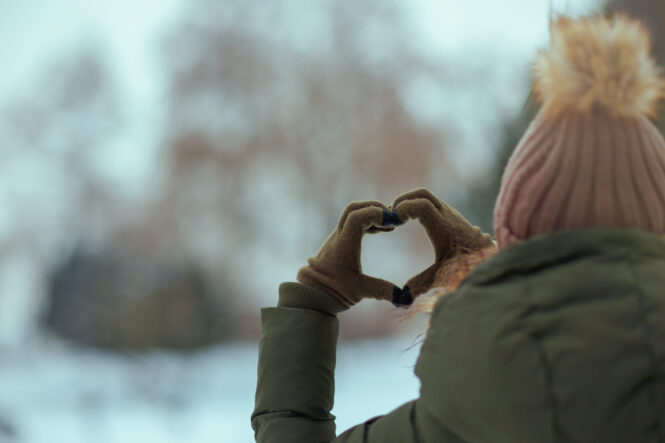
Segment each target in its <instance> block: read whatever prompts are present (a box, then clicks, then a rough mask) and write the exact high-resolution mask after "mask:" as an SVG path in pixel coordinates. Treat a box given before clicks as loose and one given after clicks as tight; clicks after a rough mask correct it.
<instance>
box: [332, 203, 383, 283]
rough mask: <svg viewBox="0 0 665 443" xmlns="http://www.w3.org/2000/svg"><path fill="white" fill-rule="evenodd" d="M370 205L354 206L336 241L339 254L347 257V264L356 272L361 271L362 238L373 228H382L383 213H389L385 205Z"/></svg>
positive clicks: (347, 215)
mask: <svg viewBox="0 0 665 443" xmlns="http://www.w3.org/2000/svg"><path fill="white" fill-rule="evenodd" d="M359 203H368V205H367V206H360V207H358V206H357V205H354V206H353V208H354V209H352V210H351V211H349V213H348V214H346V217H345V220H344V224H343V225H341V227H340V228H339V231H338V236H337V239H336V241H337V242H338V243H337V244H338V246H337V248H338V249H337V252H338V254H339V256H340V257H345V263H346V265H347V266H348V267H349V268H350V269H353V270H355V271H356V272H359V271H360V246H361V242H362V236H363V235H364V234H365V232H367V231H368V230H369V229H370V227H372V226H377V225H378V226H380V225H381V224H382V221H383V213H384V211H387V209H386V207H385V205H384V204H383V203H378V204H374V203H375V202H359Z"/></svg>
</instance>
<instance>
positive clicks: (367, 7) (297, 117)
mask: <svg viewBox="0 0 665 443" xmlns="http://www.w3.org/2000/svg"><path fill="white" fill-rule="evenodd" d="M186 11H187V13H186V16H185V17H186V19H185V21H184V23H183V24H182V25H181V26H179V27H178V28H177V29H176V30H175V32H173V33H172V34H171V35H170V36H169V37H168V38H167V39H166V40H165V43H164V49H165V63H166V65H167V68H168V70H169V71H170V72H171V77H170V80H169V82H170V83H169V94H170V95H169V102H168V108H167V112H168V118H167V127H166V136H165V140H164V146H165V149H166V156H165V159H166V165H167V168H166V171H167V172H166V175H165V177H164V182H163V183H164V185H163V188H162V189H163V194H162V198H161V199H160V201H159V202H158V203H157V204H156V205H155V206H154V207H153V208H151V210H150V211H149V212H148V213H147V214H146V221H145V223H144V224H143V228H140V227H135V228H133V229H130V230H126V231H125V232H123V233H121V235H119V237H118V238H119V241H124V242H126V243H129V244H132V245H134V246H135V247H140V248H142V249H149V250H154V251H156V252H155V254H157V255H169V254H172V253H173V251H178V252H182V253H184V254H186V255H189V256H190V257H194V258H195V259H196V260H198V261H200V262H201V263H205V264H207V266H208V269H209V271H210V272H211V274H212V275H217V272H215V269H216V267H217V266H220V265H226V264H230V265H231V266H233V268H234V269H236V270H237V271H239V272H241V273H242V274H240V275H242V276H241V277H240V276H238V274H237V273H236V276H235V278H242V279H245V280H246V279H247V274H246V273H247V269H255V270H256V272H258V269H257V268H256V267H255V266H270V264H271V263H273V265H277V264H278V263H275V262H279V261H281V260H282V259H283V258H284V257H299V258H300V261H302V260H304V257H306V256H307V254H313V253H314V252H315V251H316V248H317V247H318V246H319V245H320V243H321V242H322V240H323V239H324V238H325V237H324V236H325V235H326V234H327V233H328V232H329V231H330V230H331V229H332V228H333V226H334V224H335V223H336V221H337V218H338V216H339V213H340V212H341V210H342V208H343V207H344V205H345V204H346V203H347V202H348V201H350V200H359V199H365V198H375V199H381V200H384V201H387V202H389V201H391V200H392V198H394V197H395V196H396V195H397V194H399V193H401V192H404V191H405V190H408V189H410V188H414V187H417V186H425V185H427V186H432V172H433V171H434V170H436V172H437V176H438V177H442V176H446V173H445V172H446V166H442V165H446V164H447V163H446V162H445V161H443V159H445V157H446V151H445V142H446V129H445V127H443V126H436V125H432V124H427V123H425V122H424V120H422V119H420V118H419V117H420V116H419V115H417V114H414V113H413V112H411V111H410V110H409V108H408V106H407V103H406V100H405V97H404V92H405V91H404V90H405V89H406V88H405V85H407V84H408V83H409V82H410V81H412V80H413V79H414V78H416V77H428V78H432V79H434V82H435V83H436V82H437V81H438V82H441V83H444V82H445V74H446V73H445V70H444V69H442V67H441V66H440V65H437V64H435V63H432V62H431V61H429V59H428V58H426V57H425V56H423V55H421V54H420V53H419V51H418V48H417V47H415V45H414V44H412V43H411V40H410V38H409V37H410V34H409V28H408V26H407V21H406V20H404V19H403V16H402V14H401V12H402V11H401V9H400V8H399V7H398V4H397V3H395V2H392V1H378V0H361V1H360V2H358V1H355V2H349V1H346V2H339V1H333V0H322V1H318V2H307V1H275V2H269V3H266V2H258V1H246V0H234V1H226V2H223V4H220V3H219V2H214V1H199V2H192V3H188V4H187V9H186ZM360 11H362V13H359V12H360ZM433 165H436V166H433ZM434 187H435V186H434ZM157 221H158V222H157ZM425 246H427V247H429V245H425ZM157 251H159V252H157ZM266 255H268V256H270V257H269V258H266V259H263V258H261V257H265V256H266ZM257 262H258V263H257ZM259 269H260V268H259ZM295 271H296V269H294V270H293V272H294V273H295ZM263 272H266V271H265V270H264V271H262V273H263ZM251 277H252V278H256V277H258V276H251ZM257 301H258V300H252V299H251V298H248V299H247V300H246V302H248V303H250V304H253V303H256V302H257Z"/></svg>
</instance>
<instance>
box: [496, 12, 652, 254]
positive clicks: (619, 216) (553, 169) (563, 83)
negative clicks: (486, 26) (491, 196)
mask: <svg viewBox="0 0 665 443" xmlns="http://www.w3.org/2000/svg"><path fill="white" fill-rule="evenodd" d="M550 35H551V47H550V48H549V49H547V50H544V51H541V52H540V53H539V54H538V57H537V59H536V61H535V63H534V65H533V68H534V69H533V70H534V75H535V86H534V91H535V93H536V96H537V97H538V99H539V101H540V102H541V103H542V107H541V109H540V111H539V113H538V115H537V116H536V117H535V119H534V120H533V121H532V122H531V124H530V126H529V128H528V130H527V132H526V133H525V134H524V136H523V137H522V139H521V140H520V142H519V144H518V145H517V148H516V149H515V151H514V152H513V153H512V155H511V157H510V159H509V160H508V164H507V165H506V168H505V170H504V173H503V176H502V179H501V189H500V191H499V196H498V198H497V201H496V206H495V208H494V229H495V235H496V241H497V243H498V246H499V248H500V249H502V248H504V247H506V246H508V245H510V244H512V243H515V242H517V241H519V240H524V239H526V238H529V237H532V236H535V235H538V234H544V233H548V232H554V231H563V230H570V229H581V228H590V227H601V226H602V227H615V228H638V229H644V230H647V231H651V232H654V233H657V234H665V140H663V137H662V135H661V134H660V133H659V132H658V130H657V129H656V127H655V126H654V125H653V123H652V122H651V121H650V120H649V117H651V116H653V115H654V112H655V109H656V105H657V102H658V100H659V99H660V98H662V97H663V96H664V95H665V82H664V81H663V79H662V78H661V76H660V69H659V67H658V66H657V65H656V63H655V61H654V60H653V59H652V57H651V55H650V50H651V41H650V37H649V33H648V31H647V30H646V28H645V27H644V26H643V25H642V24H641V23H640V22H638V21H635V20H632V19H630V18H628V17H626V16H624V15H616V16H614V17H612V18H603V17H600V16H598V17H591V18H584V19H576V20H573V19H569V18H557V19H555V20H553V21H552V23H551V25H550Z"/></svg>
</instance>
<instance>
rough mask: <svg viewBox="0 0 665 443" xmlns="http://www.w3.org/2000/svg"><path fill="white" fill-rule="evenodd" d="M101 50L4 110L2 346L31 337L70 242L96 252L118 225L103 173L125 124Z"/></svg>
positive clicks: (72, 57)
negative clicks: (49, 277)
mask: <svg viewBox="0 0 665 443" xmlns="http://www.w3.org/2000/svg"><path fill="white" fill-rule="evenodd" d="M101 54H102V51H101V50H100V49H99V48H97V47H95V46H93V45H91V46H87V47H84V48H82V49H79V50H77V51H74V52H73V53H71V54H68V55H66V56H64V57H63V58H62V59H61V60H62V61H61V62H60V63H56V64H54V65H52V66H51V67H50V68H48V69H47V73H46V75H44V76H43V77H41V78H39V79H38V81H37V82H36V84H35V86H34V87H33V88H32V90H31V91H30V94H29V95H26V96H25V97H23V98H19V99H18V100H16V101H15V102H14V103H10V104H5V105H3V107H2V109H0V137H2V142H0V158H1V159H2V161H0V184H1V185H0V201H2V202H4V204H6V206H5V210H4V211H3V213H2V215H1V216H0V293H2V299H1V303H2V309H0V315H1V316H2V318H0V325H1V326H0V342H2V343H4V344H8V345H11V344H20V343H21V342H22V340H24V339H25V338H27V336H29V334H30V331H31V330H33V327H34V324H35V322H36V319H37V315H38V312H39V309H40V308H41V306H42V304H43V301H44V294H45V292H46V286H47V282H46V274H47V272H46V269H48V268H49V267H50V265H51V264H52V263H53V262H56V261H57V260H58V258H59V254H60V253H61V252H62V250H63V249H64V250H66V249H67V248H68V247H70V246H71V245H72V244H74V242H76V241H77V240H80V239H85V240H86V241H88V242H91V243H99V242H100V241H101V239H102V236H103V233H104V231H105V230H106V229H108V226H109V225H111V224H112V223H113V221H114V220H115V218H116V217H117V214H118V211H117V199H116V198H115V197H116V196H115V194H114V187H113V186H110V185H109V183H108V182H107V181H106V180H105V178H104V174H103V173H102V172H101V171H102V168H101V165H102V164H103V163H102V159H103V158H104V156H105V155H106V152H105V151H106V150H107V149H109V148H110V147H111V146H112V145H111V143H112V142H113V140H114V136H115V134H117V133H118V131H119V128H120V127H121V125H122V115H121V112H120V109H119V107H118V102H117V90H116V88H115V85H114V81H113V78H112V75H111V74H110V71H109V68H108V66H107V64H106V63H105V59H104V58H103V57H102V55H101Z"/></svg>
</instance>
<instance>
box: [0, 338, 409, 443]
mask: <svg viewBox="0 0 665 443" xmlns="http://www.w3.org/2000/svg"><path fill="white" fill-rule="evenodd" d="M414 337H415V335H414V336H411V335H409V336H403V337H401V338H399V337H398V338H391V339H384V340H370V341H362V342H354V343H341V344H340V347H339V352H338V365H337V377H336V383H337V394H336V398H335V409H334V410H333V413H334V414H335V415H336V416H337V429H338V432H341V431H343V430H345V429H347V428H348V427H350V426H352V425H355V424H357V423H359V422H362V421H364V420H367V419H368V418H371V417H373V416H375V415H379V414H383V413H386V412H389V411H390V410H392V409H393V408H395V407H397V406H399V405H400V404H402V403H404V402H406V401H408V400H411V399H413V398H415V397H417V396H418V389H419V382H418V379H417V378H416V377H415V375H414V373H413V367H414V365H415V361H416V358H417V356H418V352H419V349H420V346H419V345H416V346H412V345H413V343H414ZM257 351H258V347H257V344H256V343H242V344H228V345H222V346H218V347H216V348H212V349H210V350H207V351H203V352H197V353H192V354H175V353H165V352H153V353H149V354H134V355H132V354H123V355H117V354H108V353H104V352H100V351H93V350H81V349H80V348H74V347H71V346H68V345H65V344H63V343H60V342H52V341H49V342H46V343H41V344H39V345H35V346H33V347H30V348H28V349H23V350H21V351H20V352H16V353H11V354H8V353H6V354H0V442H5V441H6V442H26V443H42V442H49V443H52V442H67V443H89V442H95V443H108V442H122V443H133V442H137V443H138V442H140V443H152V442H159V443H169V442H178V443H181V442H183V441H186V442H192V443H197V442H206V443H207V442H224V443H236V442H238V443H242V442H251V441H254V440H253V432H252V429H251V425H250V414H251V412H252V409H253V405H254V389H255V386H256V362H257Z"/></svg>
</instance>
